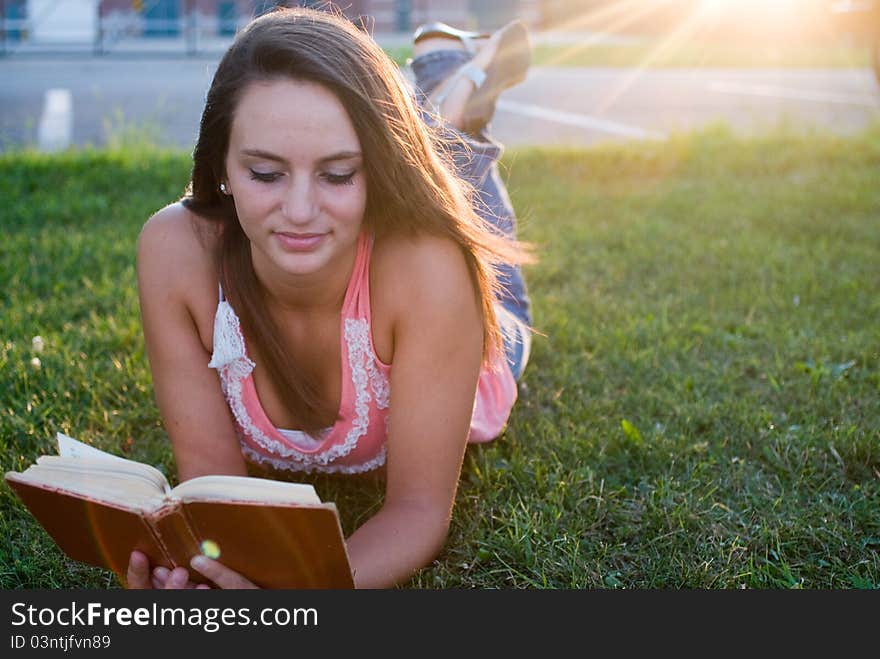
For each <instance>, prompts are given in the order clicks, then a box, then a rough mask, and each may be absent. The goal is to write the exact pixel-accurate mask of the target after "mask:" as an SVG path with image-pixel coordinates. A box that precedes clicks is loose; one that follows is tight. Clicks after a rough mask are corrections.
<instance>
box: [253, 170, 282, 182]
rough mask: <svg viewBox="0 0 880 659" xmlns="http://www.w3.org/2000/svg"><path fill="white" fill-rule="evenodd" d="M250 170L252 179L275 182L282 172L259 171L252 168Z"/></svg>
mask: <svg viewBox="0 0 880 659" xmlns="http://www.w3.org/2000/svg"><path fill="white" fill-rule="evenodd" d="M250 172H251V179H252V180H254V181H260V182H261V183H274V182H275V181H277V180H278V179H279V178H281V173H280V172H258V171H256V170H254V169H251V170H250Z"/></svg>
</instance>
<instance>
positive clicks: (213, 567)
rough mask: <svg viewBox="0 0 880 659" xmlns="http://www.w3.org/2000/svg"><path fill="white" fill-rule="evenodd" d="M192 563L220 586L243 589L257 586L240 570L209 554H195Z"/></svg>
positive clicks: (198, 570)
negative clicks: (237, 570)
mask: <svg viewBox="0 0 880 659" xmlns="http://www.w3.org/2000/svg"><path fill="white" fill-rule="evenodd" d="M190 565H191V566H192V568H193V569H194V570H196V571H197V572H199V573H200V574H203V575H204V576H206V577H207V578H208V579H210V580H211V581H213V582H214V583H215V584H217V586H218V587H219V588H225V589H243V588H256V586H255V585H254V584H252V583H251V582H250V581H248V580H247V579H245V578H244V577H243V576H241V575H240V574H239V573H238V572H235V571H234V570H230V569H229V568H228V567H226V566H225V565H223V564H222V563H218V562H217V561H215V560H212V559H210V558H208V557H207V556H195V557H194V558H193V559H192V560H191V561H190Z"/></svg>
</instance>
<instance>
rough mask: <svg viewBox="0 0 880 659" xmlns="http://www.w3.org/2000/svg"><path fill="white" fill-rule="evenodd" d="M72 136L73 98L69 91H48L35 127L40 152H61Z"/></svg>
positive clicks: (67, 145)
mask: <svg viewBox="0 0 880 659" xmlns="http://www.w3.org/2000/svg"><path fill="white" fill-rule="evenodd" d="M72 136H73V96H72V95H71V93H70V90H69V89H48V90H46V94H45V97H44V100H43V114H42V115H41V116H40V123H39V126H38V127H37V144H38V146H39V149H40V151H62V150H64V149H66V148H67V147H69V146H70V140H71V137H72Z"/></svg>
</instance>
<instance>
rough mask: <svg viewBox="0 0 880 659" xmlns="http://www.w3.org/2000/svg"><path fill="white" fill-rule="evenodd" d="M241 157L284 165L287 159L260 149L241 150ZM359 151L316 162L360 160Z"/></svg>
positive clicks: (344, 152)
mask: <svg viewBox="0 0 880 659" xmlns="http://www.w3.org/2000/svg"><path fill="white" fill-rule="evenodd" d="M241 153H242V155H245V156H252V157H254V158H263V159H265V160H274V161H275V162H280V163H286V162H287V159H286V158H283V157H281V156H279V155H278V154H276V153H272V152H271V151H263V150H262V149H242V151H241ZM360 157H361V152H360V151H338V152H337V153H331V154H330V155H328V156H324V157H323V158H320V159H319V160H318V162H319V163H326V162H333V161H335V160H354V159H355V158H360Z"/></svg>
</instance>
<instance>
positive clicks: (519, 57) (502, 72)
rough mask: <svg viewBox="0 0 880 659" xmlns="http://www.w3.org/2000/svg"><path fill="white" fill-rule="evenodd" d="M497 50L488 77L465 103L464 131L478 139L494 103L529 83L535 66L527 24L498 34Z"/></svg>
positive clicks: (513, 25) (515, 24)
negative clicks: (504, 93)
mask: <svg viewBox="0 0 880 659" xmlns="http://www.w3.org/2000/svg"><path fill="white" fill-rule="evenodd" d="M499 32H500V37H499V41H498V49H497V50H496V51H495V55H494V56H493V57H492V61H491V62H490V64H489V66H488V67H486V71H485V74H486V77H485V78H484V79H483V80H482V82H481V83H480V84H478V85H477V86H476V89H475V90H474V92H473V93H472V94H471V96H470V98H468V100H467V102H466V103H465V107H464V112H463V117H462V119H463V128H464V131H465V132H466V133H470V134H472V135H476V134H477V133H479V132H480V131H481V130H482V129H483V128H484V127H485V126H486V124H488V123H489V120H490V119H491V118H492V116H493V115H494V114H495V103H496V101H497V100H498V96H500V95H501V92H503V91H504V90H505V89H507V88H509V87H513V86H514V85H516V84H518V83H520V82H522V81H523V80H525V79H526V73H527V72H528V70H529V66H530V65H531V63H532V46H531V42H530V41H529V32H528V30H527V29H526V25H525V23H523V22H522V21H520V20H514V21H511V22H510V23H508V24H507V25H505V26H504V27H503V28H501V29H500V30H499Z"/></svg>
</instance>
